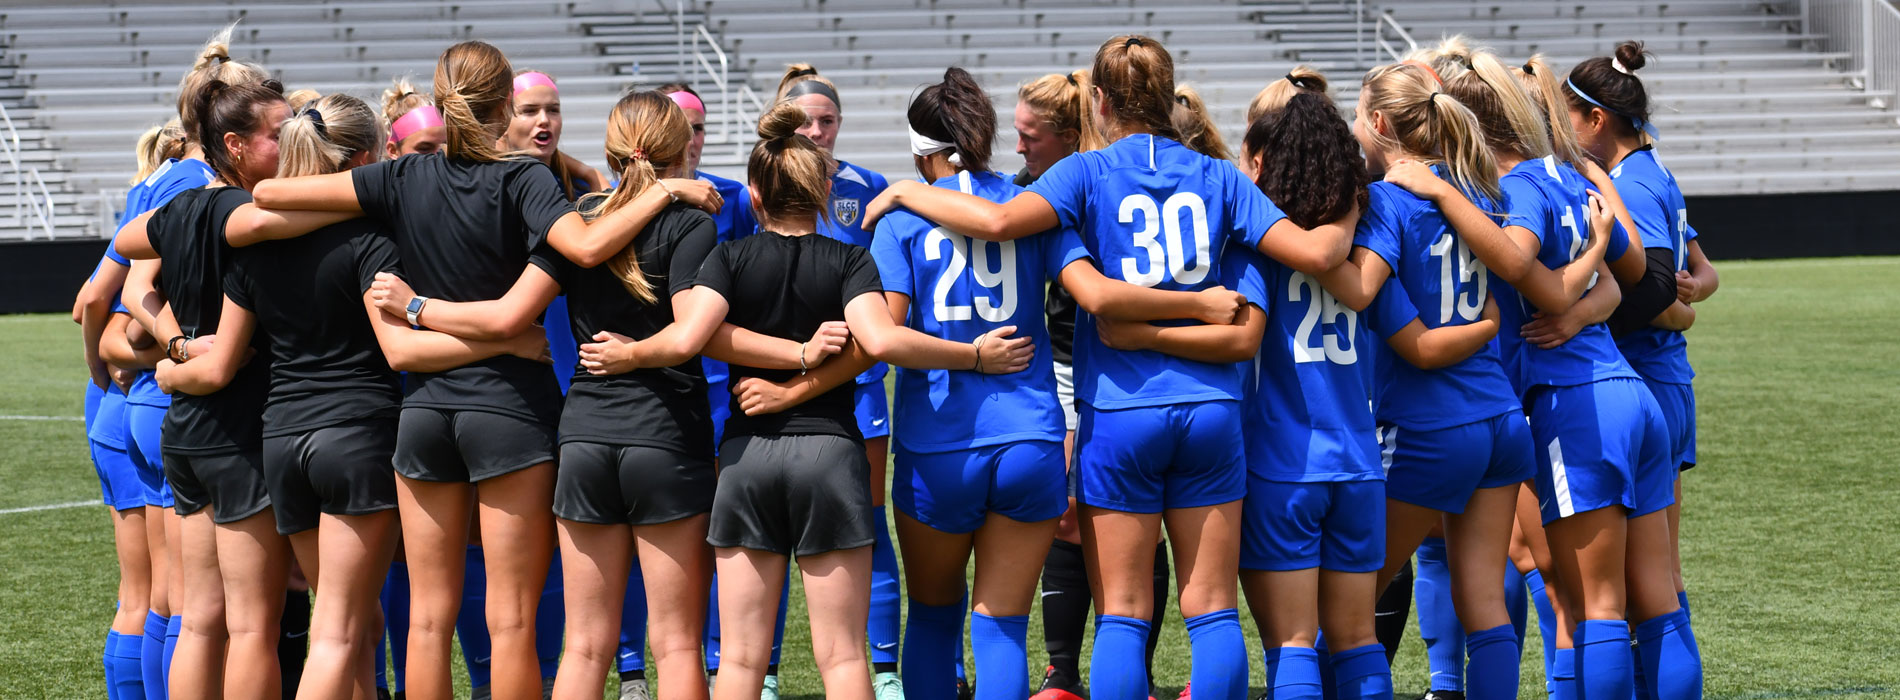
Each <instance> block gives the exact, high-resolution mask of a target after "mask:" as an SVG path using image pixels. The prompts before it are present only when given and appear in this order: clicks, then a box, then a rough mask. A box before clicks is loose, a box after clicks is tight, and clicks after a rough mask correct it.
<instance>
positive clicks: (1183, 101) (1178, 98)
mask: <svg viewBox="0 0 1900 700" xmlns="http://www.w3.org/2000/svg"><path fill="white" fill-rule="evenodd" d="M1174 103H1175V104H1178V105H1181V106H1182V107H1189V108H1191V107H1192V106H1193V105H1189V104H1188V99H1187V95H1175V96H1174Z"/></svg>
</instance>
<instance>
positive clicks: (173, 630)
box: [164, 615, 185, 694]
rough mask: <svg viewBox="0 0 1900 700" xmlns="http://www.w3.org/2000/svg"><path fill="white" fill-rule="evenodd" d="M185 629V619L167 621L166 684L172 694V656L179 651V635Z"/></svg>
mask: <svg viewBox="0 0 1900 700" xmlns="http://www.w3.org/2000/svg"><path fill="white" fill-rule="evenodd" d="M184 629H185V617H184V616H183V615H173V616H171V618H169V619H167V620H165V653H164V656H165V684H166V686H165V687H166V692H167V693H168V694H169V693H170V688H171V679H172V654H173V653H176V652H177V651H178V633H179V632H181V631H183V630H184Z"/></svg>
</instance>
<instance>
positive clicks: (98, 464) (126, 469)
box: [87, 440, 145, 510]
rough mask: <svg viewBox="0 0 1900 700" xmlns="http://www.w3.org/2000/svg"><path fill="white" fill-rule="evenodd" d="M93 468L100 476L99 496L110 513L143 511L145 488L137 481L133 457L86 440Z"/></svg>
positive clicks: (96, 441)
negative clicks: (110, 508)
mask: <svg viewBox="0 0 1900 700" xmlns="http://www.w3.org/2000/svg"><path fill="white" fill-rule="evenodd" d="M87 444H89V445H91V446H92V468H93V470H94V471H97V472H98V473H99V492H100V494H101V495H103V496H104V500H105V504H106V505H108V506H112V509H113V510H127V509H131V508H143V507H145V484H144V483H143V482H140V481H139V470H138V467H135V466H132V457H131V456H130V455H127V454H126V453H125V450H121V449H119V448H117V447H113V446H111V445H108V444H105V443H103V442H99V441H98V440H89V441H87Z"/></svg>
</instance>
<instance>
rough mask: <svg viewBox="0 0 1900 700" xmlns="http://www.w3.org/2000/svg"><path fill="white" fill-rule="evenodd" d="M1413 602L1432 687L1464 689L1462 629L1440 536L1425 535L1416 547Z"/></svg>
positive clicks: (1463, 630)
mask: <svg viewBox="0 0 1900 700" xmlns="http://www.w3.org/2000/svg"><path fill="white" fill-rule="evenodd" d="M1412 602H1413V604H1414V605H1416V606H1418V636H1419V637H1420V638H1421V639H1423V640H1424V641H1425V661H1426V664H1427V665H1428V666H1429V667H1430V669H1431V689H1432V690H1455V691H1459V692H1464V689H1465V628H1464V626H1463V625H1462V624H1460V623H1459V622H1458V612H1457V611H1456V610H1454V609H1453V608H1452V602H1451V566H1450V565H1449V563H1448V562H1447V561H1446V556H1445V540H1444V539H1443V538H1439V537H1427V538H1425V541H1424V542H1422V543H1420V544H1419V546H1418V566H1417V567H1416V568H1414V569H1412Z"/></svg>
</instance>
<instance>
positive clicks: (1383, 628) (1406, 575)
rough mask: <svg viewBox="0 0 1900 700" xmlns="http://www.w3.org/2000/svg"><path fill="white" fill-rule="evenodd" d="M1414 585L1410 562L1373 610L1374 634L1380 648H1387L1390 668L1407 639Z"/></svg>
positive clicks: (1395, 576)
mask: <svg viewBox="0 0 1900 700" xmlns="http://www.w3.org/2000/svg"><path fill="white" fill-rule="evenodd" d="M1412 584H1413V575H1412V562H1411V561H1409V560H1408V561H1406V562H1405V565H1404V566H1401V567H1399V573H1398V574H1396V575H1394V576H1393V577H1392V583H1391V585H1388V586H1386V587H1385V593H1382V594H1380V595H1379V604H1378V605H1377V606H1376V607H1374V608H1373V610H1372V632H1373V634H1374V635H1376V636H1378V638H1379V646H1382V647H1385V663H1386V665H1388V666H1390V665H1391V664H1392V658H1393V657H1394V656H1395V655H1397V654H1398V653H1399V642H1400V641H1403V640H1404V639H1405V621H1406V618H1408V617H1411V615H1412Z"/></svg>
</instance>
